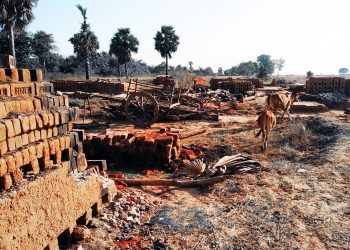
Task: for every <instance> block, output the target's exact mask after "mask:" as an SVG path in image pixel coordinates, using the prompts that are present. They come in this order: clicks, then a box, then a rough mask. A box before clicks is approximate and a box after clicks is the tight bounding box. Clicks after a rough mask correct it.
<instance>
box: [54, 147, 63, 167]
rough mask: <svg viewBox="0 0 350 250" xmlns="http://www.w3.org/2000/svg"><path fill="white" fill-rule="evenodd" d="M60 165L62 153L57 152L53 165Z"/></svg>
mask: <svg viewBox="0 0 350 250" xmlns="http://www.w3.org/2000/svg"><path fill="white" fill-rule="evenodd" d="M61 163H62V151H60V150H59V151H57V152H56V154H55V164H61Z"/></svg>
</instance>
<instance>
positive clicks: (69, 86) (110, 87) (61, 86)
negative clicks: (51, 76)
mask: <svg viewBox="0 0 350 250" xmlns="http://www.w3.org/2000/svg"><path fill="white" fill-rule="evenodd" d="M51 83H52V84H53V86H54V88H55V90H59V91H62V92H76V91H83V92H93V93H101V94H114V95H117V94H121V93H124V92H125V91H126V90H127V84H125V83H121V82H111V81H110V80H106V81H103V80H101V79H99V80H96V81H72V80H53V81H51Z"/></svg>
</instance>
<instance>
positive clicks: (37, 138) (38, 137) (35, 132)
mask: <svg viewBox="0 0 350 250" xmlns="http://www.w3.org/2000/svg"><path fill="white" fill-rule="evenodd" d="M34 134H35V141H40V140H41V131H40V130H34Z"/></svg>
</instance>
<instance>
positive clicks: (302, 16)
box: [28, 0, 350, 75]
mask: <svg viewBox="0 0 350 250" xmlns="http://www.w3.org/2000/svg"><path fill="white" fill-rule="evenodd" d="M76 4H81V5H82V6H83V7H86V8H87V17H88V22H89V23H90V26H91V29H92V30H93V31H94V32H95V34H96V35H97V37H98V39H99V42H100V51H108V50H109V44H110V41H111V38H112V36H113V34H114V33H115V32H116V31H117V30H118V28H125V27H128V28H130V30H131V33H132V34H133V35H135V36H136V37H137V38H138V40H139V42H140V45H139V51H138V53H137V54H134V55H133V57H134V58H135V59H137V60H141V59H142V60H143V61H145V62H146V63H147V64H150V65H157V64H160V63H161V62H162V61H164V59H163V58H161V56H160V54H159V53H158V52H157V51H156V50H155V49H154V39H153V38H154V36H155V34H156V32H157V31H158V30H160V27H161V26H162V25H172V26H173V27H174V28H175V31H176V33H177V35H179V37H180V45H179V47H178V50H177V52H176V53H174V54H173V58H172V59H171V60H170V64H171V65H174V66H176V65H178V64H182V65H188V62H189V61H192V62H193V64H194V65H193V66H194V67H195V68H197V67H199V66H201V67H203V68H205V67H209V66H210V67H212V68H213V70H214V71H217V69H218V67H222V68H224V69H228V68H230V67H232V66H234V65H237V64H239V63H240V62H243V61H249V60H252V61H254V60H256V58H257V57H258V56H259V55H261V54H268V55H271V57H272V58H273V59H278V58H284V59H285V66H284V68H283V70H282V71H281V74H285V75H286V74H305V72H306V71H308V70H311V71H313V72H314V73H315V74H337V72H338V69H339V68H341V67H347V68H350V32H349V28H350V27H349V24H350V15H349V9H350V1H349V0H215V1H214V0H98V1H97V0H56V1H53V0H39V2H38V5H37V6H36V7H35V8H34V10H33V11H34V14H35V20H34V21H33V22H32V23H31V24H30V25H29V27H28V31H30V32H36V31H38V30H43V31H45V32H47V33H51V34H53V36H54V39H55V42H56V46H57V49H58V52H59V53H61V54H62V55H64V56H68V55H71V54H73V46H72V44H71V43H70V42H69V41H68V39H69V38H70V37H72V36H73V34H74V33H77V32H78V31H79V29H80V25H81V22H82V17H81V15H80V13H79V11H78V9H77V8H76V7H75V6H76Z"/></svg>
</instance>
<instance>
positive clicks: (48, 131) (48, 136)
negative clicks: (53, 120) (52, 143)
mask: <svg viewBox="0 0 350 250" xmlns="http://www.w3.org/2000/svg"><path fill="white" fill-rule="evenodd" d="M46 137H47V139H49V138H51V137H52V128H48V129H47V134H46Z"/></svg>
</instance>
